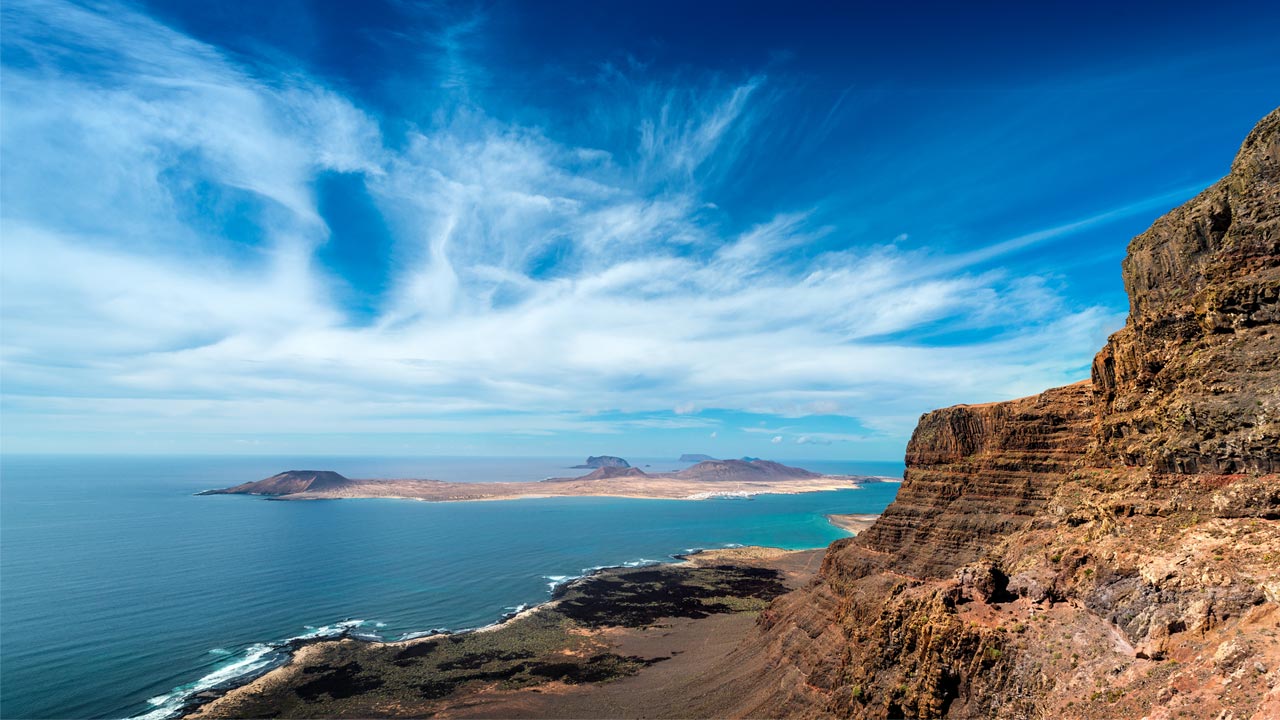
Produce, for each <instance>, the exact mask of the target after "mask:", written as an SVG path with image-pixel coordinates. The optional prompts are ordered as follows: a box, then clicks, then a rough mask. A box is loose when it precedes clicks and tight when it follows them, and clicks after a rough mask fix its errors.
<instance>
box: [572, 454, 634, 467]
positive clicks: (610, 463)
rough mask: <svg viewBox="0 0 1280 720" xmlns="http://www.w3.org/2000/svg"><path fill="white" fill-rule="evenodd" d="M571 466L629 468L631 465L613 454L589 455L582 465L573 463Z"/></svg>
mask: <svg viewBox="0 0 1280 720" xmlns="http://www.w3.org/2000/svg"><path fill="white" fill-rule="evenodd" d="M573 467H574V468H577V469H585V468H592V469H595V468H605V467H613V468H629V467H631V463H629V462H627V461H626V460H623V459H622V458H620V457H614V456H613V455H592V456H591V457H588V458H587V461H586V462H585V463H583V464H582V465H574V466H573Z"/></svg>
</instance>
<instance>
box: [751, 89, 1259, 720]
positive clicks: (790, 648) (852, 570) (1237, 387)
mask: <svg viewBox="0 0 1280 720" xmlns="http://www.w3.org/2000/svg"><path fill="white" fill-rule="evenodd" d="M1123 273H1124V281H1125V286H1126V289H1127V290H1128V292H1129V297H1130V316H1129V319H1128V321H1127V323H1126V325H1125V327H1124V328H1123V329H1122V330H1120V331H1119V332H1117V333H1115V334H1114V335H1112V336H1111V338H1110V339H1109V340H1108V342H1107V345H1106V347H1104V348H1103V349H1102V351H1101V352H1100V353H1098V355H1097V358H1096V360H1095V362H1094V364H1093V371H1092V377H1091V378H1090V379H1089V380H1088V381H1084V382H1081V383H1077V384H1075V385H1070V386H1067V387H1063V388H1057V389H1053V390H1049V391H1046V392H1044V393H1042V394H1040V395H1037V396H1034V397H1029V398H1022V399H1019V400H1012V401H1008V402H1002V403H992V404H989V405H972V406H966V405H962V406H958V407H954V408H947V409H944V410H937V411H934V412H931V413H928V414H926V415H924V416H923V417H922V418H921V420H920V424H919V426H918V427H917V429H916V431H915V433H914V435H913V437H912V439H911V442H910V443H909V445H908V447H907V453H906V460H907V472H906V475H905V477H904V481H903V485H902V488H901V490H900V492H899V494H898V497H897V500H896V501H895V502H894V503H893V504H892V505H890V507H889V508H888V509H887V510H886V511H885V513H884V514H883V516H882V517H881V518H880V520H879V521H878V522H877V523H876V524H875V525H874V526H872V527H871V528H869V529H868V530H867V531H865V532H863V533H861V534H860V535H858V536H857V537H855V538H850V539H847V540H842V541H839V542H837V543H835V544H834V545H832V546H831V548H830V549H829V550H828V553H827V555H826V558H825V560H824V563H823V567H822V571H821V573H820V575H819V577H818V578H817V579H816V580H815V581H813V582H812V583H811V584H810V585H809V586H808V587H807V588H804V589H803V590H801V591H798V592H795V593H792V594H789V595H787V596H784V597H782V598H780V599H779V600H777V601H776V602H775V603H774V604H773V605H771V606H770V608H769V609H768V610H767V611H766V612H764V613H762V615H761V619H760V627H761V628H762V633H761V636H760V638H759V639H758V641H757V642H758V645H759V647H758V651H759V652H762V653H764V654H766V655H767V656H768V657H769V658H770V664H771V666H772V671H771V678H772V679H774V680H777V681H778V682H777V685H776V688H774V689H772V690H770V691H769V692H766V693H763V694H762V693H760V692H746V691H744V692H742V697H743V698H744V700H743V704H742V705H741V706H739V707H738V708H736V709H735V712H736V713H737V714H741V715H753V716H780V715H789V716H850V717H867V718H888V717H972V718H1034V717H1055V718H1057V717H1064V718H1128V717H1149V718H1170V717H1196V718H1215V717H1234V718H1248V717H1253V718H1263V717H1280V667H1278V666H1280V642H1277V640H1276V638H1277V636H1280V476H1277V475H1275V474H1273V473H1276V472H1277V471H1280V450H1278V448H1280V425H1278V424H1277V423H1278V422H1280V420H1278V418H1280V397H1278V394H1280V110H1277V111H1275V112H1273V113H1271V114H1270V115H1268V116H1267V117H1266V118H1265V119H1264V120H1263V121H1262V122H1261V123H1260V124H1259V125H1258V127H1257V128H1256V129H1255V130H1254V131H1253V132H1252V133H1251V134H1250V135H1249V137H1248V138H1247V139H1246V140H1245V142H1244V144H1243V146H1242V148H1241V150H1240V154H1239V155H1238V157H1237V158H1236V160H1235V162H1234V163H1233V164H1232V167H1231V173H1230V174H1229V175H1228V176H1227V177H1226V178H1224V179H1223V180H1222V181H1220V182H1219V183H1217V184H1215V185H1214V186H1212V187H1210V188H1209V189H1207V190H1205V191H1204V192H1203V193H1201V194H1200V195H1199V196H1198V197H1196V198H1195V199H1193V200H1191V201H1190V202H1188V203H1187V204H1186V205H1184V206H1183V207H1181V208H1178V209H1176V210H1174V211H1172V212H1170V213H1169V214H1168V215H1166V216H1165V217H1163V218H1161V219H1159V220H1157V221H1156V222H1155V223H1154V224H1153V225H1152V227H1151V229H1149V230H1148V231H1147V232H1145V233H1143V234H1142V235H1139V236H1138V237H1136V238H1134V240H1133V241H1132V243H1131V245H1130V248H1129V254H1128V257H1127V258H1126V260H1125V261H1124V265H1123ZM782 678H789V679H790V680H789V681H783V680H781V679H782Z"/></svg>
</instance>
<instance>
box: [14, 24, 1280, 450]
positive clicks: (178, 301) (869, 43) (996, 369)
mask: <svg viewBox="0 0 1280 720" xmlns="http://www.w3.org/2000/svg"><path fill="white" fill-rule="evenodd" d="M900 5H901V7H899V6H898V4H893V3H857V2H850V3H750V2H743V3H718V2H708V3H688V2H643V3H622V2H606V3H600V2H581V3H561V2H550V1H548V2H521V3H509V2H500V1H493V2H468V3H436V2H423V3H418V2H407V1H395V2H363V3H349V2H338V1H336V0H335V1H332V2H298V1H296V0H294V1H291V0H280V1H278V2H270V3H258V2H232V1H230V0H228V1H227V2H218V3H190V2H182V1H177V0H172V1H168V0H166V1H160V0H157V1H155V2H136V3H120V2H103V3H73V2H63V1H61V0H5V2H4V3H3V5H0V43H2V48H0V49H2V53H0V61H2V65H3V68H2V71H0V72H2V74H0V451H2V452H8V453H148V454H149V453H211V454H223V453H255V454H256V453H263V454H294V455H296V454H326V455H342V454H353V455H568V456H576V455H587V454H602V453H608V454H615V455H623V456H626V455H635V456H644V457H663V456H671V455H677V454H680V453H706V454H709V455H714V456H718V457H736V456H741V455H752V456H761V457H770V458H778V459H788V458H814V459H860V460H900V459H901V457H902V453H903V448H904V445H905V443H906V441H907V439H908V438H909V437H910V434H911V431H912V429H913V427H914V426H915V423H916V421H917V420H918V418H919V416H920V414H921V413H923V412H927V411H929V410H931V409H933V408H937V407H942V406H947V405H952V404H956V403H965V402H969V403H976V402H987V401H992V400H1001V399H1008V398H1014V397H1020V396H1024V395H1028V394H1032V393H1036V392H1039V391H1041V390H1043V389H1045V388H1048V387H1053V386H1057V385H1062V384H1066V383H1069V382H1073V381H1076V380H1079V379H1083V378H1085V377H1088V371H1089V364H1090V362H1091V359H1092V356H1093V354H1094V352H1096V351H1097V350H1098V348H1099V347H1101V345H1102V344H1103V342H1104V341H1105V338H1106V336H1107V334H1108V333H1110V332H1113V331H1115V330H1116V329H1118V328H1119V327H1121V326H1122V325H1123V323H1124V318H1125V313H1126V310H1127V300H1126V297H1125V294H1124V288H1123V285H1122V282H1121V277H1120V261H1121V259H1122V258H1123V256H1124V251H1125V246H1126V244H1127V242H1128V240H1129V239H1130V238H1131V237H1132V236H1133V235H1135V234H1137V233H1139V232H1141V231H1142V230H1144V229H1145V228H1146V227H1147V226H1149V224H1150V223H1151V221H1152V220H1154V219H1155V218H1156V217H1158V216H1159V215H1161V214H1163V213H1164V212H1166V211H1167V210H1169V209H1170V208H1172V207H1175V206H1177V205H1178V204H1180V203H1181V202H1183V201H1185V200H1187V199H1189V198H1190V197H1192V196H1194V195H1195V194H1196V193H1197V192H1199V191H1200V190H1201V189H1203V188H1204V187H1206V186H1207V185H1209V184H1211V183H1212V182H1214V181H1215V180H1216V179H1217V178H1219V177H1221V176H1222V175H1223V174H1225V172H1226V171H1227V168H1228V166H1229V164H1230V160H1231V158H1232V156H1233V155H1234V153H1235V151H1236V149H1237V148H1238V147H1239V144H1240V142H1241V140H1242V139H1243V138H1244V136H1245V134H1246V133H1247V132H1248V131H1249V129H1250V128H1251V127H1252V125H1253V124H1254V123H1255V122H1256V121H1257V120H1258V119H1260V118H1261V117H1262V116H1263V115H1265V114H1266V113H1267V112H1268V111H1270V110H1271V109H1272V108H1274V107H1275V105H1276V103H1277V102H1280V92H1278V89H1280V50H1277V46H1276V44H1275V42H1274V38H1275V34H1276V31H1277V28H1280V5H1276V4H1274V3H1262V2H1256V3H1234V2H1230V1H1227V2H1216V3H1212V4H1209V3H1194V4H1192V3H1187V4H1183V3H1177V2H1163V3H1159V4H1158V5H1156V4H1152V5H1149V6H1148V5H1145V4H1142V3H1134V4H1113V3H1105V4H1103V3H1099V4H1096V5H1095V4H1090V3H1071V4H1063V7H1048V5H1051V4H1048V3H1011V4H1000V3H966V4H961V3H940V4H937V5H930V4H928V3H923V4H921V3H913V4H910V5H909V6H908V4H900ZM1115 5H1126V6H1125V7H1115Z"/></svg>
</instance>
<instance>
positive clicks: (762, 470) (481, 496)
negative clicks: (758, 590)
mask: <svg viewBox="0 0 1280 720" xmlns="http://www.w3.org/2000/svg"><path fill="white" fill-rule="evenodd" d="M591 460H621V461H622V462H623V463H624V465H621V466H620V465H614V464H606V465H601V466H600V467H598V468H596V469H595V470H594V471H593V472H591V473H588V474H586V475H583V476H581V477H557V478H547V479H545V480H539V481H536V482H444V481H441V480H357V479H352V478H347V477H344V476H342V475H340V474H338V473H336V472H333V471H331V470H289V471H287V472H282V473H279V474H278V475H272V476H271V477H269V478H266V479H264V480H256V481H253V482H247V483H242V484H240V485H236V486H234V487H229V488H223V489H220V490H206V491H205V492H202V493H198V494H200V495H260V496H264V497H268V498H271V499H274V500H325V499H337V498H405V499H412V500H428V501H433V502H459V501H467V500H511V499H515V498H529V497H558V496H571V495H576V496H597V497H632V498H657V499H686V500H701V499H706V498H712V497H750V496H753V495H764V494H794V493H804V492H818V491H822V490H846V489H854V488H857V487H859V486H861V485H862V484H864V483H869V482H879V481H881V480H882V478H874V477H862V476H850V475H823V474H820V473H815V472H810V471H808V470H805V469H803V468H798V467H791V466H788V465H783V464H781V463H776V462H771V461H769V460H750V461H748V460H707V461H703V462H700V463H698V464H697V465H694V466H692V467H689V468H686V469H684V470H680V471H679V472H665V473H646V472H645V471H643V470H641V469H640V468H634V467H631V466H630V465H626V464H625V463H626V461H625V460H622V459H621V458H609V457H608V456H604V457H603V458H597V457H592V458H589V459H588V462H590V461H591Z"/></svg>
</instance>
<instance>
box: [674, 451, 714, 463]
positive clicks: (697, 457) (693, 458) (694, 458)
mask: <svg viewBox="0 0 1280 720" xmlns="http://www.w3.org/2000/svg"><path fill="white" fill-rule="evenodd" d="M708 460H715V458H713V457H711V456H710V455H703V454H702V453H685V454H683V455H681V456H680V459H679V460H678V461H677V462H689V463H697V462H706V461H708Z"/></svg>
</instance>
